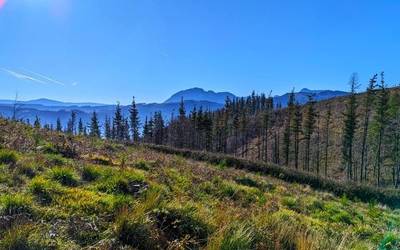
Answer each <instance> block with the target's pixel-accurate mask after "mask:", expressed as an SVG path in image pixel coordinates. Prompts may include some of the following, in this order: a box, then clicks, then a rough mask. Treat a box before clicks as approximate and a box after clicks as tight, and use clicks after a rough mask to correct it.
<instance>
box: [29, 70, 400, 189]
mask: <svg viewBox="0 0 400 250" xmlns="http://www.w3.org/2000/svg"><path fill="white" fill-rule="evenodd" d="M358 86H359V83H358V80H357V76H356V75H353V76H352V78H351V80H350V91H349V94H348V95H346V96H342V97H335V98H331V99H328V100H322V101H316V100H315V95H314V92H313V91H308V92H307V91H303V92H302V93H303V94H302V95H304V93H308V102H307V103H305V104H300V103H299V102H298V100H297V99H296V97H299V95H298V94H296V93H295V92H292V93H291V94H289V96H288V101H287V107H282V106H281V104H280V103H274V98H273V97H271V96H266V95H265V94H255V93H253V94H252V95H250V96H249V97H246V98H236V99H232V100H231V99H229V98H227V99H226V102H225V105H224V106H223V107H222V108H220V109H217V110H208V109H205V108H203V107H196V106H194V107H193V106H192V107H186V106H185V103H186V102H185V101H184V100H183V99H182V100H181V103H180V105H179V109H178V110H177V112H176V113H175V114H172V115H171V117H170V118H169V119H168V121H166V119H165V114H163V113H162V112H161V111H156V112H154V114H153V115H152V116H150V117H146V118H145V119H144V122H143V118H140V117H141V114H140V111H139V109H138V106H137V105H136V103H135V101H134V100H133V102H132V105H130V106H129V107H125V109H123V107H121V106H120V105H117V106H116V107H115V111H114V114H113V117H107V118H106V119H105V120H104V121H103V119H104V118H103V117H101V118H99V114H98V113H97V112H93V113H92V117H91V122H90V123H89V124H88V126H87V125H86V123H85V122H84V121H82V120H81V119H79V120H78V119H77V115H76V113H75V112H72V114H71V117H70V118H69V119H68V121H67V125H66V126H65V127H64V126H63V125H62V122H61V121H60V120H58V121H57V126H56V127H54V126H50V125H49V124H41V121H40V118H39V117H37V119H36V121H35V122H34V124H35V126H37V127H42V126H43V127H45V128H47V129H49V130H56V131H59V132H61V131H64V132H66V133H69V134H78V135H91V136H96V137H103V138H106V139H112V140H116V141H120V142H128V141H130V142H134V143H139V142H144V143H153V144H161V145H168V146H172V147H177V148H187V149H194V150H205V151H209V152H214V153H224V154H231V155H233V156H238V157H242V158H246V159H251V160H259V161H264V162H270V163H275V164H278V165H283V166H288V167H290V168H293V169H296V170H302V171H306V172H310V173H314V174H316V175H319V176H323V177H326V178H332V179H336V180H342V181H351V182H357V183H363V184H367V185H372V186H378V187H387V188H399V187H400V129H399V127H400V93H399V89H398V88H389V87H388V86H387V84H386V83H385V79H384V74H383V73H381V74H380V75H374V76H373V77H372V78H371V79H370V81H369V84H368V88H367V89H366V91H364V92H362V91H360V89H359V88H358ZM302 98H304V96H302Z"/></svg>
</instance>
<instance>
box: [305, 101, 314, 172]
mask: <svg viewBox="0 0 400 250" xmlns="http://www.w3.org/2000/svg"><path fill="white" fill-rule="evenodd" d="M308 98H309V99H308V102H307V106H306V112H305V120H304V126H303V127H304V140H305V144H306V145H305V148H304V169H305V170H307V171H310V155H311V137H312V135H313V133H314V129H315V116H316V114H315V110H314V104H315V101H314V98H313V96H312V95H309V97H308Z"/></svg>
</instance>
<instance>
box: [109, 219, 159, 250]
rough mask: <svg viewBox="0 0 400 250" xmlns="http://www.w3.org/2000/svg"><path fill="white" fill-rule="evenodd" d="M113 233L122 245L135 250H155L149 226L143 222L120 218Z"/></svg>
mask: <svg viewBox="0 0 400 250" xmlns="http://www.w3.org/2000/svg"><path fill="white" fill-rule="evenodd" d="M115 233H116V235H117V237H118V240H119V241H120V242H121V243H123V244H124V245H130V246H132V247H134V248H137V249H155V245H156V244H155V242H153V241H152V237H151V234H152V229H151V225H150V224H148V223H146V222H145V221H137V220H130V219H129V217H128V216H121V217H120V218H119V219H118V221H117V225H116V231H115Z"/></svg>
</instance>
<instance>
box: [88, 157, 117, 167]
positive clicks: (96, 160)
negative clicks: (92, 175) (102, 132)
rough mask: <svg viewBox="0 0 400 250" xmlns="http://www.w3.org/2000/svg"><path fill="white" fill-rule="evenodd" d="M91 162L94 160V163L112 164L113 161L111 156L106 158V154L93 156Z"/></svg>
mask: <svg viewBox="0 0 400 250" xmlns="http://www.w3.org/2000/svg"><path fill="white" fill-rule="evenodd" d="M90 161H91V162H93V163H94V164H99V165H106V166H108V165H112V161H111V159H109V158H106V157H105V156H102V155H96V156H93V157H91V159H90Z"/></svg>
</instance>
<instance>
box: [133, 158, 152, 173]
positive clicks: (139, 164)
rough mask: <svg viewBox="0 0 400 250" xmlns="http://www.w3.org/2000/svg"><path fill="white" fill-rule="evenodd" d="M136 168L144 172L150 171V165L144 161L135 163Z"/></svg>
mask: <svg viewBox="0 0 400 250" xmlns="http://www.w3.org/2000/svg"><path fill="white" fill-rule="evenodd" d="M135 168H138V169H142V170H146V171H148V170H150V166H149V164H148V163H147V162H146V161H144V160H139V161H138V162H136V163H135Z"/></svg>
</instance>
